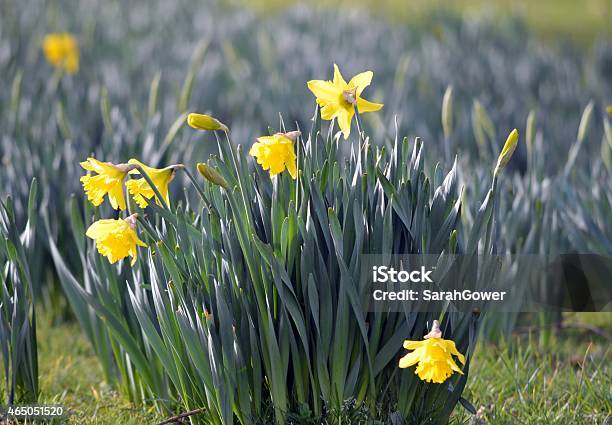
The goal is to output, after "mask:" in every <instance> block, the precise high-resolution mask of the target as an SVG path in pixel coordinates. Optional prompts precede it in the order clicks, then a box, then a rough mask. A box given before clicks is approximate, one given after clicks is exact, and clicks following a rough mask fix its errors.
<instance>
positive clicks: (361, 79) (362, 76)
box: [348, 71, 374, 96]
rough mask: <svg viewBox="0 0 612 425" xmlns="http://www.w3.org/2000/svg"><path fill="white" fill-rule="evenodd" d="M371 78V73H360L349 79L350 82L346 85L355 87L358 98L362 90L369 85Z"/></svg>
mask: <svg viewBox="0 0 612 425" xmlns="http://www.w3.org/2000/svg"><path fill="white" fill-rule="evenodd" d="M373 76H374V73H373V72H372V71H366V72H361V73H359V74H357V75H355V76H354V77H353V78H351V81H349V83H348V85H349V87H356V88H357V96H359V95H360V94H361V92H362V91H363V89H365V88H366V87H367V86H369V85H370V83H371V82H372V77H373Z"/></svg>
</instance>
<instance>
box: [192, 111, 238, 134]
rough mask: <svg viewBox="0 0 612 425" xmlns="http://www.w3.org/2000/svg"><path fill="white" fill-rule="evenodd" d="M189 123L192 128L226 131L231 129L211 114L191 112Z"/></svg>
mask: <svg viewBox="0 0 612 425" xmlns="http://www.w3.org/2000/svg"><path fill="white" fill-rule="evenodd" d="M187 124H189V126H190V127H191V128H195V129H196V130H205V131H216V130H221V131H225V132H227V131H229V129H228V128H227V126H226V125H225V124H223V123H222V122H221V121H219V120H218V119H216V118H213V117H211V116H210V115H204V114H196V113H191V114H189V115H188V116H187Z"/></svg>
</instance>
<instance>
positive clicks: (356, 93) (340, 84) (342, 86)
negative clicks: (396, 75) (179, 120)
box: [187, 64, 383, 179]
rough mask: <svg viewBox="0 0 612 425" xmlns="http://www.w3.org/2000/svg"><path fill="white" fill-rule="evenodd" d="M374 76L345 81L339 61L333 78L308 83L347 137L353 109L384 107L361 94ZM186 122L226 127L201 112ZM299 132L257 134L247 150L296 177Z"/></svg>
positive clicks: (271, 167) (277, 170) (209, 127)
mask: <svg viewBox="0 0 612 425" xmlns="http://www.w3.org/2000/svg"><path fill="white" fill-rule="evenodd" d="M373 76H374V73H373V72H372V71H366V72H362V73H360V74H357V75H355V76H354V77H353V78H351V80H350V81H349V82H348V83H347V82H346V81H345V80H344V77H343V76H342V74H341V73H340V69H339V68H338V65H335V64H334V79H333V80H332V81H324V80H311V81H308V83H307V85H308V88H309V89H310V91H312V93H313V94H314V95H315V97H316V101H317V104H318V105H319V106H320V107H321V118H322V119H324V120H334V119H336V120H337V121H338V125H339V127H340V130H341V131H342V134H343V135H344V138H345V139H348V137H349V134H350V133H351V122H352V120H353V116H355V111H356V110H357V111H358V112H359V113H364V112H374V111H378V110H380V109H381V108H382V107H383V104H382V103H374V102H370V101H367V100H365V99H364V98H362V97H361V93H362V92H363V90H364V89H365V88H366V87H368V86H369V85H370V83H371V82H372V77H373ZM187 124H189V126H191V127H192V128H195V129H196V130H207V131H215V130H222V131H225V132H226V133H227V132H228V131H229V129H228V128H227V126H226V125H225V124H223V123H221V122H220V121H218V120H217V119H215V118H213V117H210V116H208V115H204V114H195V113H192V114H189V116H188V117H187ZM299 135H300V134H299V132H297V131H292V132H289V133H276V134H273V135H272V136H261V137H258V138H257V142H256V143H255V144H253V146H252V147H251V149H250V150H249V155H251V156H252V157H254V158H256V160H257V163H258V164H259V165H261V167H262V168H263V169H264V170H269V172H270V176H275V175H277V174H280V173H281V172H283V171H285V170H287V171H288V172H289V174H290V175H291V177H292V178H294V179H296V178H297V176H298V172H297V156H296V154H295V147H294V143H295V141H296V140H297V137H298V136H299Z"/></svg>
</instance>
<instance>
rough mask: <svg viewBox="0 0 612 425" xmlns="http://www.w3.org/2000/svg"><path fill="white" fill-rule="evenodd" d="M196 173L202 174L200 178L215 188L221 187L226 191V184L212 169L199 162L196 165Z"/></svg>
mask: <svg viewBox="0 0 612 425" xmlns="http://www.w3.org/2000/svg"><path fill="white" fill-rule="evenodd" d="M197 168H198V172H199V173H200V174H202V176H203V177H204V178H205V179H206V180H208V181H209V182H211V183H213V184H216V185H217V186H221V187H222V188H224V189H227V182H226V181H225V179H224V178H223V176H222V175H221V174H219V172H218V171H217V170H215V169H214V168H213V167H211V166H209V165H207V164H204V163H202V162H200V163H199V164H198V165H197Z"/></svg>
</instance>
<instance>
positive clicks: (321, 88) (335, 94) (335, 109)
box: [307, 64, 383, 140]
mask: <svg viewBox="0 0 612 425" xmlns="http://www.w3.org/2000/svg"><path fill="white" fill-rule="evenodd" d="M373 76H374V73H373V72H372V71H366V72H362V73H360V74H357V75H355V76H354V77H353V78H351V80H350V81H349V82H348V84H347V82H346V81H344V78H343V77H342V74H341V73H340V69H338V65H336V64H334V79H333V81H325V80H310V81H309V82H308V83H307V84H308V88H309V89H310V91H311V92H312V93H313V94H314V95H315V97H316V98H317V103H318V104H319V106H320V107H321V118H323V119H324V120H333V119H334V118H336V119H337V120H338V125H339V126H340V130H342V134H344V139H345V140H346V139H348V137H349V134H350V133H351V121H352V120H353V115H354V114H355V106H357V109H358V110H359V113H360V114H362V113H364V112H374V111H378V110H379V109H381V108H382V107H383V104H382V103H373V102H369V101H367V100H365V99H364V98H362V97H361V93H362V92H363V89H365V88H366V87H367V86H369V85H370V83H371V82H372V77H373Z"/></svg>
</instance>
